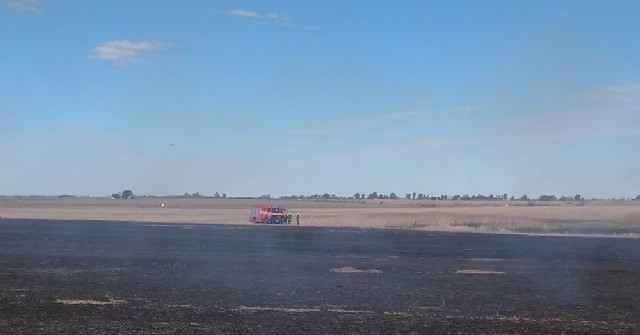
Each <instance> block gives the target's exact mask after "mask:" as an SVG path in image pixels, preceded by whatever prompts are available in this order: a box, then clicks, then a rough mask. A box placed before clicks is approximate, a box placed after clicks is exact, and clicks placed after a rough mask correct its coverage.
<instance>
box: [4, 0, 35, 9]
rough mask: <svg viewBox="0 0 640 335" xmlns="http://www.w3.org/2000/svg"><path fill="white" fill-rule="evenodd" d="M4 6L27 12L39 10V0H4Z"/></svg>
mask: <svg viewBox="0 0 640 335" xmlns="http://www.w3.org/2000/svg"><path fill="white" fill-rule="evenodd" d="M4 4H5V6H7V7H9V8H13V9H17V10H24V11H28V12H37V11H40V0H5V2H4Z"/></svg>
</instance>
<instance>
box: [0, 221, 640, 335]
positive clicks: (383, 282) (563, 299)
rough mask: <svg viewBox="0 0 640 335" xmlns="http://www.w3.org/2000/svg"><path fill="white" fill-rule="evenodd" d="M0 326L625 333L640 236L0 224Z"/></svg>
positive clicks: (638, 296)
mask: <svg viewBox="0 0 640 335" xmlns="http://www.w3.org/2000/svg"><path fill="white" fill-rule="evenodd" d="M359 271H361V272H359ZM0 333H2V334H74V333H76V334H238V333H245V334H299V333H311V334H354V333H355V334H396V333H403V334H409V333H415V334H638V333H640V241H638V240H636V239H617V238H591V237H589V238H586V237H582V238H581V237H541V236H524V235H497V234H462V233H433V232H420V231H411V230H389V229H387V230H376V229H351V228H344V229H340V228H339V229H336V228H316V227H297V226H257V225H256V226H249V225H188V224H180V225H171V224H142V223H135V222H102V221H52V220H11V219H2V220H0Z"/></svg>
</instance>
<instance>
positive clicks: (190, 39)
mask: <svg viewBox="0 0 640 335" xmlns="http://www.w3.org/2000/svg"><path fill="white" fill-rule="evenodd" d="M0 1H1V2H0V194H5V195H11V194H45V195H58V194H63V193H67V194H77V195H92V196H102V195H108V194H111V193H113V192H117V191H121V190H123V189H132V190H134V192H135V193H136V194H155V195H168V194H182V193H184V192H189V193H193V192H200V193H201V194H213V193H215V192H220V193H222V192H224V193H227V194H228V195H230V196H259V195H263V194H271V195H273V196H280V195H289V194H313V193H325V192H328V193H335V194H340V195H352V194H354V193H355V192H361V193H362V192H365V193H367V194H368V193H370V192H372V191H377V192H379V193H390V192H395V193H397V194H399V195H404V194H405V193H408V192H418V193H425V194H430V195H440V194H451V195H453V194H470V195H471V194H485V195H488V194H502V193H508V194H509V195H516V196H517V197H519V196H520V195H522V194H528V195H529V196H538V195H541V194H555V195H558V196H560V195H574V194H581V195H583V196H586V197H599V198H609V197H635V196H636V195H637V194H640V155H639V154H638V152H639V150H638V143H640V62H639V61H638V60H639V59H640V43H639V41H640V20H638V17H640V2H638V1H611V0H607V1H587V0H581V1H569V0H566V1H426V0H420V1H395V2H389V1H349V0H347V1H311V0H300V1H242V0H229V1H196V0H194V1H188V2H185V1H168V0H153V1H152V0H146V1H145V0H141V1H128V0H127V1H125V0H113V1H83V0H77V1H72V0H56V1H52V0H0Z"/></svg>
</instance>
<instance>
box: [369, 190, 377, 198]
mask: <svg viewBox="0 0 640 335" xmlns="http://www.w3.org/2000/svg"><path fill="white" fill-rule="evenodd" d="M367 198H369V199H378V192H376V191H373V193H371V194H369V196H368V197H367Z"/></svg>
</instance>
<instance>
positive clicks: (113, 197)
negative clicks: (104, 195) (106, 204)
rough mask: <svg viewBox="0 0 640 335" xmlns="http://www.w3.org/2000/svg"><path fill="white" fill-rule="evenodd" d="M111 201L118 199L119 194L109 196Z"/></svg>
mask: <svg viewBox="0 0 640 335" xmlns="http://www.w3.org/2000/svg"><path fill="white" fill-rule="evenodd" d="M111 199H120V194H118V193H114V194H112V195H111Z"/></svg>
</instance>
